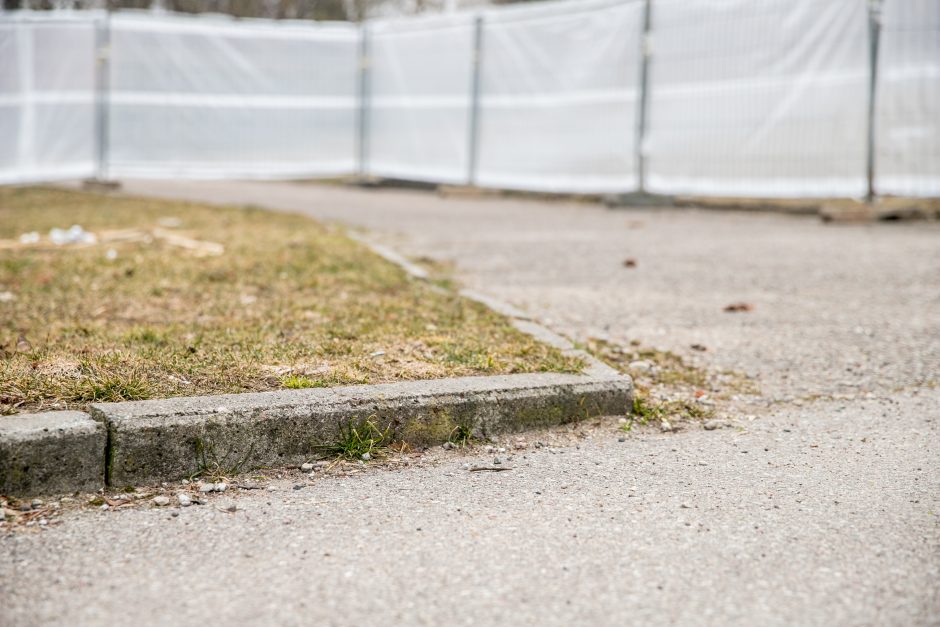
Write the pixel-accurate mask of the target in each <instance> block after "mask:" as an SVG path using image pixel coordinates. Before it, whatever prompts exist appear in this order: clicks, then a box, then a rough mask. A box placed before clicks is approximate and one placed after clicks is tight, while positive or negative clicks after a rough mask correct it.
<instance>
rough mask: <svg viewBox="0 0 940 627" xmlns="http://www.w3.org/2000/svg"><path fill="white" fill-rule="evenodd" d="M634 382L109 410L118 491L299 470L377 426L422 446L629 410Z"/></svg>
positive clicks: (490, 384) (331, 391)
mask: <svg viewBox="0 0 940 627" xmlns="http://www.w3.org/2000/svg"><path fill="white" fill-rule="evenodd" d="M632 398H633V383H632V381H631V380H630V378H629V377H622V376H609V377H586V376H583V375H564V374H551V373H542V374H520V375H507V376H494V377H464V378H457V379H440V380H433V381H409V382H402V383H390V384H382V385H356V386H346V387H337V388H321V389H309V390H284V391H277V392H260V393H254V394H231V395H223V396H211V397H192V398H175V399H167V400H154V401H138V402H128V403H106V404H97V405H92V408H91V412H92V416H93V417H94V418H95V419H97V420H100V421H102V422H103V423H104V424H106V425H107V428H108V430H109V438H110V439H109V454H108V460H107V467H108V471H107V472H108V483H109V485H111V486H124V485H135V484H141V483H151V482H157V481H166V480H175V479H180V478H183V477H188V476H191V475H194V474H197V473H200V472H205V471H220V472H223V473H227V474H234V473H236V472H244V471H249V470H252V469H257V468H261V467H273V466H282V465H285V464H296V463H300V462H303V461H306V460H309V459H312V458H314V457H317V456H319V455H321V454H324V453H325V448H324V447H327V446H329V445H331V444H335V443H336V442H338V441H339V440H340V439H341V438H342V437H343V436H344V434H345V433H348V430H349V429H350V428H360V427H362V426H365V423H366V422H371V423H373V424H374V425H375V427H376V428H377V429H379V430H381V431H384V430H385V429H389V432H390V435H391V439H393V440H395V441H401V442H407V443H408V444H410V445H412V446H416V447H420V446H428V445H433V444H441V443H443V442H445V441H447V440H448V439H449V438H451V437H453V436H454V434H455V433H456V432H458V429H460V430H461V431H463V432H464V433H472V434H475V435H477V436H480V437H486V436H492V435H495V434H499V433H505V432H511V431H519V430H523V429H528V428H535V427H545V426H551V425H558V424H563V423H566V422H573V421H577V420H581V419H586V418H591V417H595V416H602V415H622V414H625V413H627V412H628V411H629V409H630V406H631V403H632Z"/></svg>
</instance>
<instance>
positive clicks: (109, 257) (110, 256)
mask: <svg viewBox="0 0 940 627" xmlns="http://www.w3.org/2000/svg"><path fill="white" fill-rule="evenodd" d="M104 256H105V258H107V260H108V261H114V260H115V259H117V256H118V255H117V251H116V250H114V249H113V248H109V249H108V252H106V253H105V254H104Z"/></svg>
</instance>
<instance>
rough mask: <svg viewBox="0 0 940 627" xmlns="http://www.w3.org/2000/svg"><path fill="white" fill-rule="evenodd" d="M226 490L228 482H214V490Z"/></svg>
mask: <svg viewBox="0 0 940 627" xmlns="http://www.w3.org/2000/svg"><path fill="white" fill-rule="evenodd" d="M226 490H228V484H227V483H225V482H224V481H219V482H218V483H217V484H215V491H216V492H225V491H226Z"/></svg>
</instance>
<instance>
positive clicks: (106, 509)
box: [98, 503, 111, 512]
mask: <svg viewBox="0 0 940 627" xmlns="http://www.w3.org/2000/svg"><path fill="white" fill-rule="evenodd" d="M98 509H100V510H101V511H103V512H106V511H108V510H109V509H111V506H110V505H108V504H107V503H105V504H103V505H102V506H101V507H99V508H98Z"/></svg>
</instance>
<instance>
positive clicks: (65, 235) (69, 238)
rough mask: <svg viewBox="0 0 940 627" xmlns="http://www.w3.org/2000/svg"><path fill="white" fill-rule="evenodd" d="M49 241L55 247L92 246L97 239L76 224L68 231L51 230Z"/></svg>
mask: <svg viewBox="0 0 940 627" xmlns="http://www.w3.org/2000/svg"><path fill="white" fill-rule="evenodd" d="M49 241H50V242H52V243H53V244H55V245H56V246H63V245H65V244H94V243H96V242H97V241H98V238H97V237H95V234H94V233H90V232H89V231H86V230H85V229H83V228H82V227H81V226H79V225H78V224H73V225H72V226H71V227H69V229H68V230H63V229H52V230H51V231H49Z"/></svg>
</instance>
